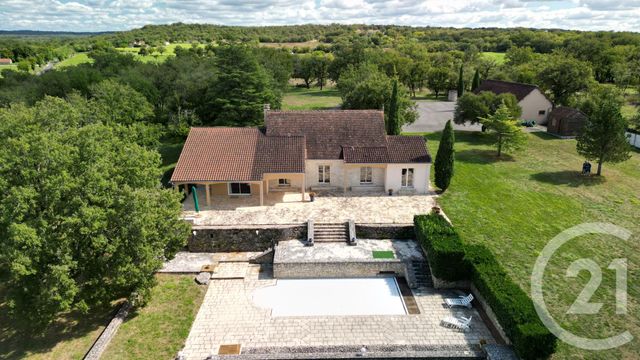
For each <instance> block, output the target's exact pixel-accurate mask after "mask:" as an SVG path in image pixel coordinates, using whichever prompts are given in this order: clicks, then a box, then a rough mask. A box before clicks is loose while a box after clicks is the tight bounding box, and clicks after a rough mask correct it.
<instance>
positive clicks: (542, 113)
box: [538, 110, 547, 115]
mask: <svg viewBox="0 0 640 360" xmlns="http://www.w3.org/2000/svg"><path fill="white" fill-rule="evenodd" d="M546 113H547V112H546V111H544V110H540V111H538V115H544V114H546Z"/></svg>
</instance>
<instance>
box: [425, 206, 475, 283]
mask: <svg viewBox="0 0 640 360" xmlns="http://www.w3.org/2000/svg"><path fill="white" fill-rule="evenodd" d="M413 222H414V225H415V231H416V236H417V238H418V241H420V243H421V244H422V246H423V247H424V248H425V249H426V251H427V258H428V259H429V265H430V266H431V272H432V273H433V275H434V276H435V277H437V278H440V279H443V280H447V281H457V280H464V279H467V278H468V277H469V267H468V265H467V263H466V261H465V260H464V249H463V248H462V241H461V240H460V236H459V235H458V233H457V232H456V231H455V230H454V229H453V227H452V226H451V224H449V222H447V220H446V219H445V218H443V217H442V216H440V215H436V214H429V215H416V216H415V217H414V219H413Z"/></svg>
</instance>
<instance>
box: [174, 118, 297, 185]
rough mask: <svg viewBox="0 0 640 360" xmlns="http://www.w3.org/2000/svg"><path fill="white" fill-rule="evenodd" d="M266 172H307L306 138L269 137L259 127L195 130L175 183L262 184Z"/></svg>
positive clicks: (177, 167) (183, 152)
mask: <svg viewBox="0 0 640 360" xmlns="http://www.w3.org/2000/svg"><path fill="white" fill-rule="evenodd" d="M265 172H274V173H285V172H287V173H304V138H303V137H266V136H265V135H264V133H263V132H262V131H260V129H258V128H225V127H210V128H192V129H191V131H190V132H189V136H188V137H187V141H186V142H185V144H184V147H183V149H182V153H181V154H180V158H179V159H178V164H177V165H176V168H175V169H174V171H173V175H172V176H171V181H172V182H185V181H260V180H262V174H264V173H265Z"/></svg>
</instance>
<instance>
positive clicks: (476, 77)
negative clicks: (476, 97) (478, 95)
mask: <svg viewBox="0 0 640 360" xmlns="http://www.w3.org/2000/svg"><path fill="white" fill-rule="evenodd" d="M479 86H480V72H479V71H478V69H476V73H475V74H473V82H472V83H471V91H475V90H476V89H477V88H478V87H479Z"/></svg>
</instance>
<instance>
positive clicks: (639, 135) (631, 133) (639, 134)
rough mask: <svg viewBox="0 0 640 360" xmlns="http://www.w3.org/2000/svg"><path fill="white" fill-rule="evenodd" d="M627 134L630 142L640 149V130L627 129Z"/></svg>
mask: <svg viewBox="0 0 640 360" xmlns="http://www.w3.org/2000/svg"><path fill="white" fill-rule="evenodd" d="M625 134H626V135H627V139H629V144H631V146H633V147H635V148H638V149H640V130H633V129H627V132H626V133H625Z"/></svg>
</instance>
